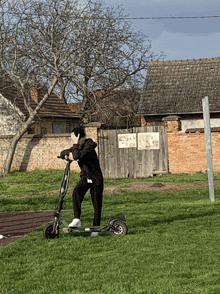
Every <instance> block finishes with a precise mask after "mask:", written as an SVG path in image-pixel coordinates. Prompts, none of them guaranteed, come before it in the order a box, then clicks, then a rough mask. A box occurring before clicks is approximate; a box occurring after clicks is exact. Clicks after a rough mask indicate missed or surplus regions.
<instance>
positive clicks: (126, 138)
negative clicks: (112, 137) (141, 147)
mask: <svg viewBox="0 0 220 294" xmlns="http://www.w3.org/2000/svg"><path fill="white" fill-rule="evenodd" d="M118 147H119V148H131V147H137V142H136V134H120V135H118Z"/></svg>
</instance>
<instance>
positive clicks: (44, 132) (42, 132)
mask: <svg viewBox="0 0 220 294" xmlns="http://www.w3.org/2000/svg"><path fill="white" fill-rule="evenodd" d="M46 133H47V129H46V128H44V127H42V128H41V135H45V134H46Z"/></svg>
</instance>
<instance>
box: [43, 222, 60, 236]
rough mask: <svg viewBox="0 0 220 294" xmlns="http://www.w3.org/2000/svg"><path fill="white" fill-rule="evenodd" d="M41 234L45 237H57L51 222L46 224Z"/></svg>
mask: <svg viewBox="0 0 220 294" xmlns="http://www.w3.org/2000/svg"><path fill="white" fill-rule="evenodd" d="M43 236H44V238H45V239H53V238H55V237H57V234H55V233H54V232H53V225H52V224H47V225H46V226H45V227H44V230H43Z"/></svg>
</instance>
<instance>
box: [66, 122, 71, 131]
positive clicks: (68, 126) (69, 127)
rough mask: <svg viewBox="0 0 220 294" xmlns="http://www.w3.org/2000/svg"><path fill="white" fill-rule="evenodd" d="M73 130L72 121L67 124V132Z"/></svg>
mask: <svg viewBox="0 0 220 294" xmlns="http://www.w3.org/2000/svg"><path fill="white" fill-rule="evenodd" d="M71 131H72V130H71V123H67V124H66V132H67V133H71Z"/></svg>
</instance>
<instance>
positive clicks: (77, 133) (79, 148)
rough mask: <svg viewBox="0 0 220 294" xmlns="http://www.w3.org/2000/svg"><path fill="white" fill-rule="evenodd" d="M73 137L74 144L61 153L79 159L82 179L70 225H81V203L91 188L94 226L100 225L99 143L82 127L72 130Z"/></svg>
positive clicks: (101, 191) (100, 175)
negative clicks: (88, 136) (97, 149)
mask: <svg viewBox="0 0 220 294" xmlns="http://www.w3.org/2000/svg"><path fill="white" fill-rule="evenodd" d="M71 139H72V141H73V146H72V147H71V148H70V149H66V150H63V151H62V152H61V154H60V155H61V156H62V157H65V156H66V155H67V156H69V153H72V155H73V159H74V160H76V161H78V165H79V167H80V170H81V172H80V177H81V179H80V181H79V182H78V183H77V185H76V187H75V188H74V190H73V194H72V198H73V210H74V219H73V220H72V222H71V223H70V224H69V227H81V220H80V216H81V204H82V201H83V199H84V196H85V194H86V192H87V191H88V190H89V189H90V194H91V198H92V203H93V207H94V220H93V226H100V223H101V211H102V198H103V189H104V184H103V175H102V171H101V168H100V164H99V159H98V156H97V153H96V151H95V148H96V146H97V143H96V142H94V141H93V140H92V139H90V138H87V139H86V135H85V131H84V128H82V127H77V128H74V129H73V130H72V132H71ZM98 234H99V233H98V232H92V233H91V236H94V237H95V236H98Z"/></svg>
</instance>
